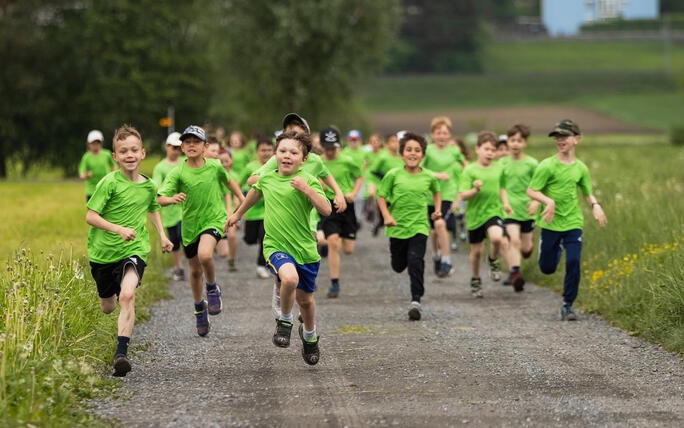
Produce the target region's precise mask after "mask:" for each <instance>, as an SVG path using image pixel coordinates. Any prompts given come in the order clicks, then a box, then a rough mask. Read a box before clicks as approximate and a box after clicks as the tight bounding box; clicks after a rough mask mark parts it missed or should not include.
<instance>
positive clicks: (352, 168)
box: [323, 153, 361, 199]
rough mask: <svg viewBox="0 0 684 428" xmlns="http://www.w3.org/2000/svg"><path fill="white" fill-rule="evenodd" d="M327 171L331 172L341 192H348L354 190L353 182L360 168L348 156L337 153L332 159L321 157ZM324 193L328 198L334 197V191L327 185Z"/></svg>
mask: <svg viewBox="0 0 684 428" xmlns="http://www.w3.org/2000/svg"><path fill="white" fill-rule="evenodd" d="M323 163H324V164H325V166H326V168H328V171H330V173H331V174H332V176H333V178H335V181H336V182H337V185H338V186H340V190H342V193H343V194H345V195H346V194H347V193H350V192H351V191H353V190H354V182H355V181H356V179H357V178H359V177H361V168H359V166H358V164H357V163H356V162H355V161H354V160H353V159H352V158H351V157H349V156H347V155H345V154H343V153H339V154H338V155H337V157H336V158H335V159H333V160H330V161H328V160H325V159H323ZM325 195H326V196H327V197H328V199H333V198H334V197H335V192H333V190H332V189H331V188H330V187H328V188H326V189H325Z"/></svg>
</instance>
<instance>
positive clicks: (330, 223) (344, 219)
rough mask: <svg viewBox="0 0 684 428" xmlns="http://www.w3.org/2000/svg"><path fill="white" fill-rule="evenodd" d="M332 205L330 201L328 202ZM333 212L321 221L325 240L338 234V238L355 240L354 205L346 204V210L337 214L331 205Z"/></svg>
mask: <svg viewBox="0 0 684 428" xmlns="http://www.w3.org/2000/svg"><path fill="white" fill-rule="evenodd" d="M330 204H331V205H332V201H330ZM332 207H333V212H332V214H330V215H329V216H327V217H323V218H322V219H321V226H322V227H323V233H324V234H325V237H326V239H327V238H328V236H330V235H334V234H336V233H337V234H338V235H340V238H344V239H356V214H354V203H353V202H347V209H346V210H344V211H343V212H341V213H338V212H337V209H336V208H335V205H332Z"/></svg>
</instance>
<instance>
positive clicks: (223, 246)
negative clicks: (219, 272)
mask: <svg viewBox="0 0 684 428" xmlns="http://www.w3.org/2000/svg"><path fill="white" fill-rule="evenodd" d="M216 254H217V255H218V256H219V257H221V258H222V259H225V258H226V257H228V256H229V255H230V246H229V245H228V238H226V239H221V240H220V241H218V242H217V243H216Z"/></svg>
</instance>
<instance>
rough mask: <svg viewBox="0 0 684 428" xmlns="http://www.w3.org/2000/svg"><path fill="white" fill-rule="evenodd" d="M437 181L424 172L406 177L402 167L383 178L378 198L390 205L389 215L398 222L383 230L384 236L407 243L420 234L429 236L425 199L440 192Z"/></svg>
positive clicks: (431, 175)
mask: <svg viewBox="0 0 684 428" xmlns="http://www.w3.org/2000/svg"><path fill="white" fill-rule="evenodd" d="M437 181H438V180H437V178H435V176H434V175H433V174H432V173H431V172H429V171H428V170H426V169H425V168H421V171H420V172H419V173H418V174H409V173H408V172H406V169H404V168H403V167H400V168H394V169H392V170H390V171H388V172H387V174H385V176H384V177H383V179H382V182H381V183H380V190H379V191H378V195H379V196H382V197H383V198H385V199H387V200H388V201H392V204H391V205H390V207H389V212H390V214H391V215H392V217H394V220H395V221H396V222H397V225H396V226H393V227H386V228H385V235H387V236H389V237H391V238H400V239H408V238H411V237H412V236H415V235H417V234H419V233H420V234H422V235H426V236H427V235H428V234H429V233H430V223H429V222H428V215H427V206H428V205H427V197H428V195H430V194H434V193H437V192H439V183H438V182H437Z"/></svg>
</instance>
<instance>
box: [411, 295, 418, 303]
mask: <svg viewBox="0 0 684 428" xmlns="http://www.w3.org/2000/svg"><path fill="white" fill-rule="evenodd" d="M411 301H412V302H418V303H420V296H413V297H411Z"/></svg>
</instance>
